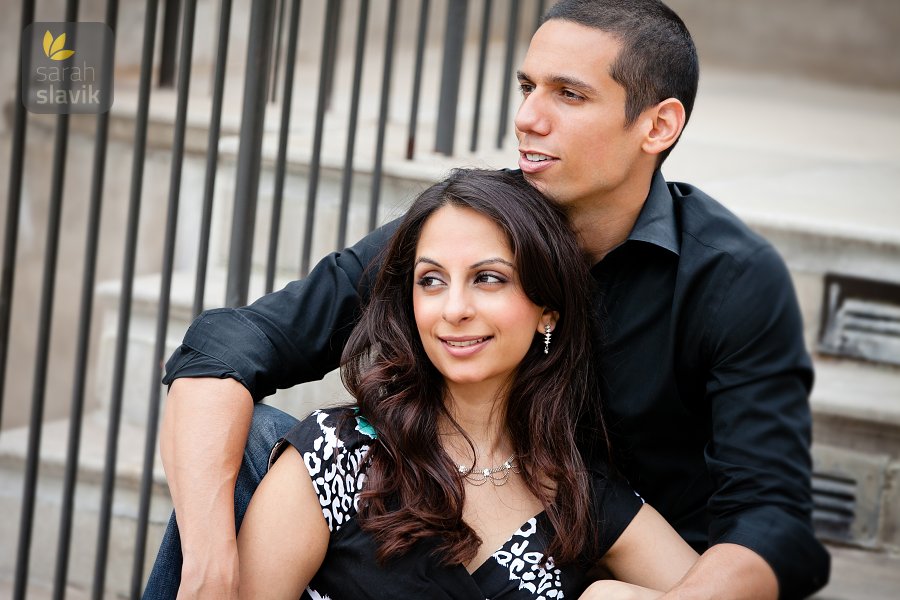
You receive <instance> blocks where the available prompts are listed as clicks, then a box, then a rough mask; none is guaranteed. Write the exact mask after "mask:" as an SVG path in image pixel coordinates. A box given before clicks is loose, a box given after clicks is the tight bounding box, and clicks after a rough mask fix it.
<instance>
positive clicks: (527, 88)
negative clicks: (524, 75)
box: [519, 83, 534, 96]
mask: <svg viewBox="0 0 900 600" xmlns="http://www.w3.org/2000/svg"><path fill="white" fill-rule="evenodd" d="M519 91H520V92H522V95H523V96H527V95H528V94H530V93H531V92H533V91H534V86H533V85H531V84H530V83H520V84H519Z"/></svg>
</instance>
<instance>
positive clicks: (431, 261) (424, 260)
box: [413, 256, 444, 269]
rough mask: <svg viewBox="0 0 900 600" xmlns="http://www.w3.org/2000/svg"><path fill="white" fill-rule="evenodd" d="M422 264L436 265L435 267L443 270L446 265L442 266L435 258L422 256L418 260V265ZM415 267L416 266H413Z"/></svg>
mask: <svg viewBox="0 0 900 600" xmlns="http://www.w3.org/2000/svg"><path fill="white" fill-rule="evenodd" d="M421 263H426V264H429V265H434V266H435V267H440V268H442V269H443V268H444V265H442V264H441V263H439V262H438V261H436V260H434V259H433V258H428V257H427V256H420V257H419V258H417V259H416V265H419V264H421ZM413 266H415V265H413Z"/></svg>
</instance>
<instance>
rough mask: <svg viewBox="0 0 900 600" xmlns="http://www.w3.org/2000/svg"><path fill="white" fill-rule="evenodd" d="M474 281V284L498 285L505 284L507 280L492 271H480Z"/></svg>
mask: <svg viewBox="0 0 900 600" xmlns="http://www.w3.org/2000/svg"><path fill="white" fill-rule="evenodd" d="M474 281H475V283H476V284H485V285H500V284H503V283H506V282H507V281H509V280H508V279H507V278H506V277H504V276H503V275H501V274H500V273H495V272H493V271H481V272H480V273H478V274H477V275H475V280H474Z"/></svg>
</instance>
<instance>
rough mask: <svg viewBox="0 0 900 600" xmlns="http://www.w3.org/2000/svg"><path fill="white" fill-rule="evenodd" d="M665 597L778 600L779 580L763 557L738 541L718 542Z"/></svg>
mask: <svg viewBox="0 0 900 600" xmlns="http://www.w3.org/2000/svg"><path fill="white" fill-rule="evenodd" d="M662 598H663V599H664V600H682V599H684V600H687V599H691V600H695V599H696V600H700V599H703V600H705V599H707V598H709V599H713V598H716V599H720V600H744V599H746V600H769V599H772V600H775V599H776V598H778V579H777V578H776V577H775V572H774V571H773V570H772V568H771V567H770V566H769V564H768V563H767V562H766V561H765V560H763V558H762V557H761V556H759V555H758V554H756V553H755V552H753V551H752V550H749V549H748V548H745V547H743V546H740V545H738V544H717V545H715V546H713V547H711V548H710V549H709V550H707V551H706V552H704V553H703V555H702V556H701V557H700V559H699V560H698V561H697V562H696V563H695V564H694V566H693V567H692V568H691V569H690V571H688V572H687V574H686V575H685V576H684V578H682V580H681V581H679V582H678V584H677V585H676V586H675V587H674V588H673V589H672V590H671V591H669V592H668V593H667V594H665V595H664V596H663V597H662Z"/></svg>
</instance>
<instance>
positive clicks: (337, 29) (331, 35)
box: [323, 0, 344, 110]
mask: <svg viewBox="0 0 900 600" xmlns="http://www.w3.org/2000/svg"><path fill="white" fill-rule="evenodd" d="M343 9H344V0H335V5H334V12H332V13H327V12H326V19H325V28H326V31H327V34H326V38H327V39H328V51H327V52H326V53H325V56H326V57H327V58H328V68H327V70H326V73H325V79H324V80H323V81H324V86H325V109H326V110H330V109H331V97H332V92H333V91H334V72H335V67H336V66H337V54H338V40H339V39H340V37H341V12H342V11H343Z"/></svg>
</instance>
